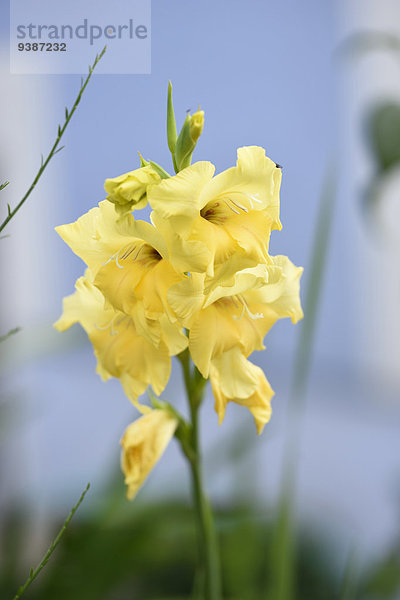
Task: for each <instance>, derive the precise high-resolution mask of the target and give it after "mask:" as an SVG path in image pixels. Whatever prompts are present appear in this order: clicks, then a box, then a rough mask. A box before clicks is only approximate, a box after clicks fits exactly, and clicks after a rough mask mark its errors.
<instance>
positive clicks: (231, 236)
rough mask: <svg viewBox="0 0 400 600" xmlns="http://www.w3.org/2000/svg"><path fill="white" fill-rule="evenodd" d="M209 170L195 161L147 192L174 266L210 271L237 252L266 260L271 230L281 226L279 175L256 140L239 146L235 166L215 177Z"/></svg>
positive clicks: (277, 169) (250, 257)
mask: <svg viewBox="0 0 400 600" xmlns="http://www.w3.org/2000/svg"><path fill="white" fill-rule="evenodd" d="M212 171H213V167H212V165H210V163H195V164H194V165H192V166H191V167H188V168H187V169H184V170H183V171H182V172H181V173H179V174H178V175H176V176H174V177H171V178H169V179H167V180H164V181H162V182H161V183H160V184H159V185H158V186H155V187H154V188H152V189H151V191H150V192H149V203H150V205H151V207H152V208H153V209H154V210H153V213H152V217H151V218H152V221H153V223H154V224H155V225H156V227H157V228H158V229H159V230H160V231H161V232H162V233H163V235H164V237H165V239H166V242H167V246H168V252H169V256H170V261H171V263H172V264H173V266H174V268H175V269H176V270H178V271H183V272H188V271H189V272H193V271H196V272H204V271H205V272H206V273H207V275H208V276H210V277H212V276H214V268H216V267H217V266H218V265H220V264H223V263H224V262H225V261H227V260H229V258H230V257H231V256H232V255H235V254H236V253H241V254H243V255H246V256H247V259H248V260H250V259H251V260H252V261H253V265H255V264H257V263H259V262H263V261H268V246H269V237H270V233H271V231H272V229H276V228H280V227H281V224H280V221H279V188H280V182H281V175H282V174H281V170H280V169H279V168H277V166H276V164H275V163H274V162H273V161H271V160H270V159H269V158H267V157H266V156H265V151H264V150H263V148H260V147H257V146H250V147H245V148H239V150H238V160H237V166H236V167H232V168H231V169H228V170H227V171H224V172H223V173H220V174H219V175H217V176H216V177H214V179H212V178H211V177H212ZM246 266H249V265H246Z"/></svg>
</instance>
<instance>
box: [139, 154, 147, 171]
mask: <svg viewBox="0 0 400 600" xmlns="http://www.w3.org/2000/svg"><path fill="white" fill-rule="evenodd" d="M138 154H139V158H140V168H142V167H148V166H149V164H150V163H149V161H148V160H145V159H144V158H143V156H142V155H141V154H140V152H138Z"/></svg>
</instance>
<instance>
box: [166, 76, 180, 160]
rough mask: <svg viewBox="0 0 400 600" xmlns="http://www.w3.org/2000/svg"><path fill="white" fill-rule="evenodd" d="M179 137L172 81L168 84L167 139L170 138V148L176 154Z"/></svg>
mask: <svg viewBox="0 0 400 600" xmlns="http://www.w3.org/2000/svg"><path fill="white" fill-rule="evenodd" d="M177 138H178V133H177V131H176V121H175V111H174V105H173V102H172V83H171V82H169V84H168V100H167V140H168V148H169V150H170V152H171V154H172V156H174V154H175V146H176V140H177Z"/></svg>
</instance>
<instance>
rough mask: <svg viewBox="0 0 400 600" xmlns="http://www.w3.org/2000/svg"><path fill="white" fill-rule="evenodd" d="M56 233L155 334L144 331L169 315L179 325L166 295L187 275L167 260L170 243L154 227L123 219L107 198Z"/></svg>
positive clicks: (120, 305) (109, 295)
mask: <svg viewBox="0 0 400 600" xmlns="http://www.w3.org/2000/svg"><path fill="white" fill-rule="evenodd" d="M56 231H57V233H58V234H59V235H60V236H61V237H62V239H63V240H64V241H65V242H66V243H67V244H68V245H69V246H70V248H71V249H72V250H73V251H74V252H75V254H77V255H78V256H79V257H80V258H81V259H82V260H83V261H84V262H85V263H86V264H87V266H88V267H89V269H90V271H91V272H92V274H93V282H94V284H95V285H96V286H97V287H98V288H99V290H100V291H101V292H102V293H103V295H104V297H105V298H106V300H107V301H108V302H109V303H110V304H111V305H112V306H113V307H114V308H115V309H116V310H120V311H122V312H124V313H126V314H127V315H130V316H131V317H132V319H133V320H134V321H135V325H136V326H137V327H138V328H139V329H140V330H141V331H140V332H141V334H142V335H147V334H149V339H150V337H151V336H152V333H151V332H150V331H149V330H148V329H147V327H143V323H144V320H145V319H151V320H153V321H157V322H158V324H159V323H161V320H162V318H163V316H165V315H166V316H167V317H168V319H169V320H170V321H171V322H174V321H176V318H175V315H174V313H173V311H172V310H171V309H170V307H169V305H168V303H167V299H166V296H167V291H168V289H169V288H170V286H171V285H173V284H174V283H176V282H178V281H180V280H181V279H182V278H183V274H182V275H178V273H177V272H176V271H175V270H174V268H173V267H172V265H171V263H170V262H169V261H168V260H167V258H168V251H167V248H166V244H165V240H164V238H163V236H162V234H161V233H160V232H159V231H158V230H157V229H156V228H155V227H154V226H153V225H151V224H150V223H147V222H145V221H136V220H135V219H134V218H133V216H132V215H127V216H126V217H125V219H124V220H123V221H119V220H118V219H117V216H116V213H115V211H114V207H113V205H112V204H110V203H109V202H107V201H106V200H104V201H103V202H100V204H99V206H98V207H96V208H93V209H92V210H90V211H89V212H88V213H86V214H85V215H83V216H82V217H80V218H79V219H78V220H77V221H76V222H75V223H71V224H69V225H62V226H60V227H56ZM138 304H139V306H138ZM141 313H142V314H141ZM154 326H155V327H156V326H157V324H156V323H155V324H154ZM151 339H153V338H151Z"/></svg>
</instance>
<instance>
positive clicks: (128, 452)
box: [121, 409, 178, 500]
mask: <svg viewBox="0 0 400 600" xmlns="http://www.w3.org/2000/svg"><path fill="white" fill-rule="evenodd" d="M177 426H178V419H177V418H176V417H175V416H174V415H173V414H172V413H171V412H170V411H168V410H161V409H156V410H152V411H151V412H149V413H148V414H147V415H145V416H143V417H140V419H138V420H137V421H135V422H134V423H131V425H129V427H128V428H127V429H126V431H125V433H124V435H123V438H122V440H121V446H122V454H121V467H122V470H123V472H124V475H125V484H126V485H127V493H126V495H127V498H128V499H129V500H132V499H133V498H134V497H135V496H136V494H137V492H138V490H139V488H140V487H141V486H142V485H143V483H144V481H145V480H146V478H147V476H148V475H149V473H150V471H151V470H152V469H153V467H154V465H155V464H156V463H157V462H158V461H159V460H160V458H161V456H162V454H163V453H164V451H165V449H166V447H167V446H168V444H169V442H170V440H171V438H172V437H173V435H174V433H175V431H176V428H177Z"/></svg>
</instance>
